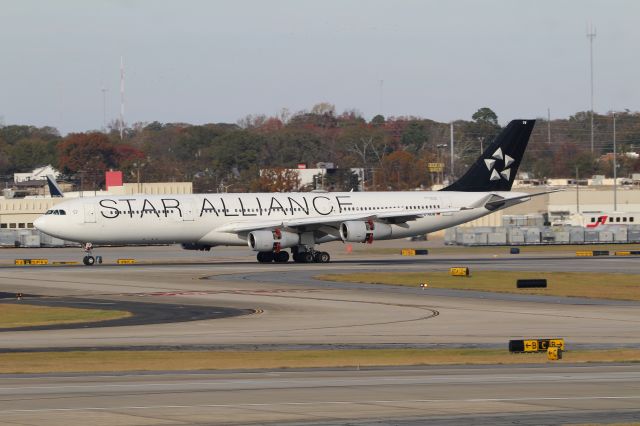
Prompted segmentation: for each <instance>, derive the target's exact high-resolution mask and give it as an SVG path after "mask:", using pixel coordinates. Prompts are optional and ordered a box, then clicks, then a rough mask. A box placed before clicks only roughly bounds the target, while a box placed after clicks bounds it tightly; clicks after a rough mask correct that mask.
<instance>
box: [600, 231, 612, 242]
mask: <svg viewBox="0 0 640 426" xmlns="http://www.w3.org/2000/svg"><path fill="white" fill-rule="evenodd" d="M598 242H601V243H610V242H613V232H611V231H600V232H598Z"/></svg>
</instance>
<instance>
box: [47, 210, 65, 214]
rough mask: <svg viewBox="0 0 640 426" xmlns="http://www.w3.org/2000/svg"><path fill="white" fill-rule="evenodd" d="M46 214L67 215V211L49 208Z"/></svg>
mask: <svg viewBox="0 0 640 426" xmlns="http://www.w3.org/2000/svg"><path fill="white" fill-rule="evenodd" d="M45 214H53V215H66V214H67V212H66V211H64V210H47V212H46V213H45Z"/></svg>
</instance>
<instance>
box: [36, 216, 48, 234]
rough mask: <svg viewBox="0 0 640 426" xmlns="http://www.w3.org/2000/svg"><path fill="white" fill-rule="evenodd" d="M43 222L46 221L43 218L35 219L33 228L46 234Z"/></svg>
mask: <svg viewBox="0 0 640 426" xmlns="http://www.w3.org/2000/svg"><path fill="white" fill-rule="evenodd" d="M45 222H46V220H45V218H44V216H40V217H39V218H37V219H36V220H34V221H33V226H35V227H36V229H37V230H38V231H43V232H46V230H45Z"/></svg>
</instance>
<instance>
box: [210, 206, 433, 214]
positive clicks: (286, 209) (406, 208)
mask: <svg viewBox="0 0 640 426" xmlns="http://www.w3.org/2000/svg"><path fill="white" fill-rule="evenodd" d="M439 208H440V206H436V205H426V206H391V207H344V208H343V210H344V211H365V210H366V211H371V210H389V209H405V210H426V209H439ZM203 211H204V212H205V213H214V209H204V210H203ZM215 211H218V212H221V213H231V209H226V210H215ZM241 211H242V210H240V209H233V212H234V213H240V212H241ZM260 211H262V212H263V213H267V212H268V211H269V209H244V212H248V213H260ZM271 211H285V212H302V211H306V210H304V209H301V208H293V209H291V208H284V209H282V208H280V207H274V208H273V209H271Z"/></svg>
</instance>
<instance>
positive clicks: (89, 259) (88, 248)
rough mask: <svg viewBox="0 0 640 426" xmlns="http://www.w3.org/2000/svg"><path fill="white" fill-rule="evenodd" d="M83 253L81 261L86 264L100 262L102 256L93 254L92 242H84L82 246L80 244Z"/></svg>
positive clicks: (91, 264) (90, 264)
mask: <svg viewBox="0 0 640 426" xmlns="http://www.w3.org/2000/svg"><path fill="white" fill-rule="evenodd" d="M82 248H83V250H84V252H85V255H84V257H83V258H82V263H84V264H85V265H86V266H93V265H95V264H96V262H98V263H102V256H95V257H94V256H93V244H91V243H84V246H82Z"/></svg>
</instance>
